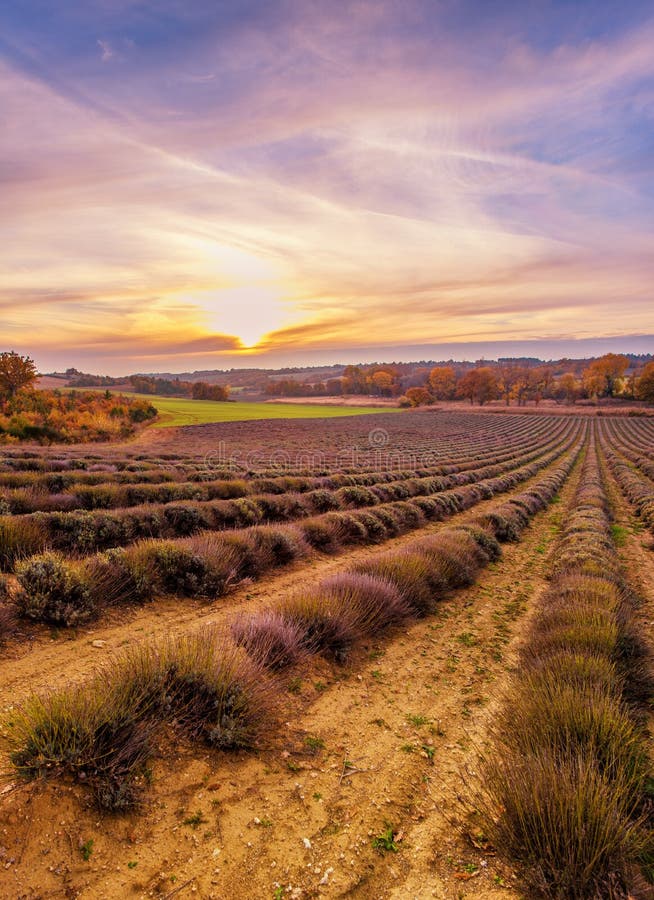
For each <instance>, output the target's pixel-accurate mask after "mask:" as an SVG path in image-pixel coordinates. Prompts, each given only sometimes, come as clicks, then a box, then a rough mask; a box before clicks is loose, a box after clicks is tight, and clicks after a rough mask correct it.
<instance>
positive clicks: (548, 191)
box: [0, 0, 654, 373]
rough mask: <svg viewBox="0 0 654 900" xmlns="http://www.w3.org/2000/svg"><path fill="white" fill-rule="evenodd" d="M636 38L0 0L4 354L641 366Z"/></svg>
mask: <svg viewBox="0 0 654 900" xmlns="http://www.w3.org/2000/svg"><path fill="white" fill-rule="evenodd" d="M653 48H654V4H653V3H652V2H651V0H647V2H638V0H629V2H624V0H622V2H613V0H611V2H608V0H604V2H603V0H593V2H572V0H566V2H562V0H560V2H556V0H520V2H516V0H511V2H509V0H506V2H503V0H424V2H418V0H416V2H413V0H388V2H386V0H362V2H347V0H343V2H339V0H334V2H318V0H316V2H308V0H298V2H274V0H238V2H236V0H232V2H225V0H223V2H221V0H5V2H3V3H2V4H1V5H0V179H1V182H2V184H1V187H0V207H1V209H2V240H1V241H0V350H2V349H15V350H17V351H19V352H30V353H31V355H32V356H34V358H35V359H36V361H37V363H38V364H39V366H40V367H41V368H42V369H43V370H44V371H45V370H49V369H54V368H62V367H66V366H69V365H74V366H77V367H78V368H81V369H84V370H85V371H94V372H111V373H124V372H134V371H148V372H149V371H164V370H165V371H184V370H188V369H201V368H225V367H230V366H252V365H257V366H259V365H260V366H278V365H284V364H288V363H291V364H295V365H298V364H302V363H312V362H318V361H320V362H324V361H331V362H339V361H354V360H357V359H361V360H366V359H377V360H381V359H386V360H390V359H397V358H400V357H403V358H406V359H420V358H429V357H434V356H435V354H434V353H432V352H431V351H432V349H433V347H432V345H443V344H446V345H448V347H447V348H446V350H448V349H451V350H452V353H451V354H450V353H449V352H443V353H442V354H441V353H439V354H438V356H441V355H442V356H449V355H453V356H458V357H459V358H463V357H467V358H472V359H474V358H477V357H478V356H480V355H482V354H485V355H492V354H493V348H498V347H500V346H501V347H502V348H503V355H509V354H508V353H507V350H506V348H508V350H509V351H510V350H511V349H512V348H513V349H514V350H515V351H516V352H525V353H529V355H543V352H545V355H551V356H557V355H563V353H559V352H557V351H559V350H563V351H564V352H565V353H566V354H567V355H571V354H570V353H569V350H570V347H571V346H572V349H574V346H573V345H571V344H570V342H571V340H572V339H576V340H579V339H582V342H581V343H580V344H579V347H580V348H581V350H580V352H579V353H578V354H577V355H584V352H583V348H584V347H591V346H592V347H595V346H598V347H599V346H601V347H605V348H610V349H623V350H636V351H638V352H644V351H647V350H650V351H651V352H654V338H653V337H652V334H653V333H654V296H653V294H654V289H653V284H654V49H653ZM588 338H613V339H616V338H617V339H618V340H612V341H603V342H600V343H597V344H587V343H586V342H585V341H584V340H583V339H588ZM497 342H502V344H501V345H500V344H498V343H497ZM514 342H515V343H514ZM559 342H562V343H559ZM449 345H451V346H449ZM543 348H544V350H543ZM534 349H535V350H540V354H537V353H531V352H530V351H531V350H534ZM547 349H550V350H551V352H550V353H547ZM436 358H438V357H436Z"/></svg>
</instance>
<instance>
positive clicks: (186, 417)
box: [130, 394, 402, 428]
mask: <svg viewBox="0 0 654 900" xmlns="http://www.w3.org/2000/svg"><path fill="white" fill-rule="evenodd" d="M130 396H133V397H142V398H143V399H144V400H149V401H150V403H152V405H153V406H155V407H156V408H157V410H158V411H159V417H160V418H159V421H157V422H155V423H154V425H153V427H154V428H170V427H172V426H173V425H208V424H210V423H211V422H246V421H248V420H251V419H335V418H337V417H340V416H365V415H370V414H371V413H386V412H402V410H400V409H397V408H396V407H388V408H386V407H384V408H380V407H374V406H319V405H318V404H311V403H245V402H241V403H239V402H238V401H237V402H236V403H218V402H216V401H215V400H187V399H186V398H185V397H154V396H152V395H150V394H130Z"/></svg>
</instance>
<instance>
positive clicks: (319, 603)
mask: <svg viewBox="0 0 654 900" xmlns="http://www.w3.org/2000/svg"><path fill="white" fill-rule="evenodd" d="M276 612H277V614H278V615H279V616H280V617H281V618H282V620H283V621H285V622H287V623H289V624H290V625H291V626H292V627H293V628H294V629H297V631H298V632H299V633H300V635H301V638H302V646H303V648H304V649H305V650H306V651H307V652H309V653H323V654H325V655H326V656H330V657H332V658H333V659H335V660H336V661H337V662H343V661H344V660H345V659H346V657H347V654H348V652H349V650H350V648H351V647H352V645H353V644H354V643H355V641H356V640H357V638H358V637H359V632H358V630H357V627H356V623H355V617H354V614H353V611H352V610H349V609H345V608H343V607H342V606H340V605H339V606H336V605H334V604H330V603H329V602H328V601H327V599H326V597H325V593H324V592H323V591H322V590H321V588H320V585H318V586H317V587H316V588H314V589H311V588H307V589H305V590H304V591H302V592H301V593H297V594H295V595H293V596H291V597H287V598H286V599H285V600H283V601H282V602H281V603H280V604H279V605H278V606H277V607H276Z"/></svg>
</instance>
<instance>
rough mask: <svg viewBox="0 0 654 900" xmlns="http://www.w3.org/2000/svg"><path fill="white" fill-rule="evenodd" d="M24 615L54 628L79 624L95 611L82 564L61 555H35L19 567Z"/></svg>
mask: <svg viewBox="0 0 654 900" xmlns="http://www.w3.org/2000/svg"><path fill="white" fill-rule="evenodd" d="M16 577H17V578H18V583H19V585H20V590H19V591H18V593H17V596H16V603H17V606H18V609H19V612H20V613H21V615H24V616H27V617H28V618H30V619H36V620H38V621H40V622H48V623H50V624H53V625H67V626H71V625H78V624H80V623H82V622H85V621H87V620H88V619H90V618H91V617H92V616H93V615H94V613H95V611H96V605H95V600H94V598H93V597H92V595H91V585H90V583H89V579H88V576H87V574H86V572H85V571H84V568H83V567H82V565H81V564H79V563H75V562H71V561H68V560H64V559H63V558H62V557H61V556H60V555H59V554H57V553H52V552H49V553H43V554H40V555H37V556H33V557H31V558H30V559H28V560H25V561H24V562H21V563H19V564H18V565H17V567H16Z"/></svg>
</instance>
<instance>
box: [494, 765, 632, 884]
mask: <svg viewBox="0 0 654 900" xmlns="http://www.w3.org/2000/svg"><path fill="white" fill-rule="evenodd" d="M487 779H488V784H489V787H490V789H491V792H492V796H493V798H494V800H493V801H492V803H493V804H494V803H497V804H498V805H499V806H501V808H502V815H501V816H500V817H499V818H498V817H497V816H496V815H495V814H492V815H491V816H490V817H489V819H488V828H489V832H490V837H491V839H492V840H493V842H494V844H495V846H497V847H501V848H502V849H504V850H505V851H508V853H509V854H510V855H511V856H512V857H513V858H515V859H518V860H520V861H521V862H523V863H524V864H525V865H526V866H527V867H528V872H527V876H528V880H529V883H530V885H531V886H532V887H533V888H535V889H536V890H537V891H538V892H539V893H540V892H541V891H543V892H545V893H546V894H547V895H548V896H551V897H556V898H559V900H591V898H596V897H618V896H622V895H626V892H625V891H621V890H620V888H621V887H622V888H623V887H624V883H623V884H622V885H621V884H620V883H619V881H618V883H617V884H616V878H615V875H616V873H621V874H622V875H623V876H624V875H625V873H626V870H627V869H628V865H629V862H628V861H629V860H630V859H634V858H637V857H638V856H639V855H641V854H642V853H643V851H644V850H645V849H646V847H645V846H644V840H643V834H642V828H641V827H640V826H641V825H642V820H641V821H639V819H640V816H639V811H638V809H637V802H638V801H637V799H636V797H635V796H634V794H633V791H632V783H631V780H630V779H629V778H628V777H626V776H621V775H620V773H617V776H616V777H612V778H609V777H607V776H606V775H604V774H603V773H602V772H601V771H599V770H598V768H597V766H596V763H595V760H594V759H593V758H592V757H589V756H587V755H585V754H584V753H577V754H574V755H572V756H564V755H561V754H557V753H552V752H551V751H547V750H542V751H540V752H539V753H538V755H536V756H529V757H523V756H521V755H519V754H517V753H513V752H510V751H509V752H508V753H502V754H497V755H495V756H494V758H493V759H492V760H491V761H490V763H489V767H488V770H487Z"/></svg>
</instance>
